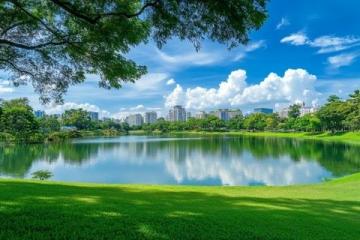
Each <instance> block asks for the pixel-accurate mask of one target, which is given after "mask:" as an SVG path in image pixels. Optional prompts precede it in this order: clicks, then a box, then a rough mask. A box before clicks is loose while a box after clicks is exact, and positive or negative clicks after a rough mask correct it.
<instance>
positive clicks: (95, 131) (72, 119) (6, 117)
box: [0, 98, 129, 142]
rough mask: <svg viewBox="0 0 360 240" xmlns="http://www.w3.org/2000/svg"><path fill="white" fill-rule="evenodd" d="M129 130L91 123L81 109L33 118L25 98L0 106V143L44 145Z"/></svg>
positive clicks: (109, 123)
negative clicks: (44, 142) (58, 114)
mask: <svg viewBox="0 0 360 240" xmlns="http://www.w3.org/2000/svg"><path fill="white" fill-rule="evenodd" d="M62 126H72V127H74V128H75V129H76V131H67V132H64V131H63V132H61V131H60V130H61V127H62ZM128 130H129V126H128V125H127V124H126V123H119V122H116V121H113V120H111V119H107V120H102V121H99V120H95V121H93V120H91V118H90V116H89V114H88V112H87V111H85V110H83V109H71V110H67V111H65V113H64V114H63V115H62V117H61V118H58V117H56V116H44V117H41V118H36V117H35V115H34V113H33V109H32V108H31V107H30V106H29V102H28V100H27V99H26V98H19V99H13V100H9V101H3V102H1V103H0V142H14V141H16V142H43V141H45V140H50V141H51V140H62V139H66V138H72V137H81V136H84V135H117V134H120V133H123V132H127V131H128Z"/></svg>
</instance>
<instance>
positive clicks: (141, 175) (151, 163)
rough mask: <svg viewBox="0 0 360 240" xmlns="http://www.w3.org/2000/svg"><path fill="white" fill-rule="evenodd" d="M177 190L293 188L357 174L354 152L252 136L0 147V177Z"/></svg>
mask: <svg viewBox="0 0 360 240" xmlns="http://www.w3.org/2000/svg"><path fill="white" fill-rule="evenodd" d="M40 169H47V170H50V171H51V172H52V173H53V174H54V177H53V178H52V179H53V180H61V181H79V182H99V183H140V184H182V185H188V184H191V185H231V186H236V185H293V184H307V183H317V182H321V181H324V180H326V179H330V178H335V177H340V176H344V175H348V174H352V173H355V172H359V171H360V147H359V146H354V145H347V144H340V143H329V142H321V141H304V140H296V139H281V138H259V137H237V136H236V137H230V136H219V137H186V136H183V137H159V136H122V137H115V138H87V139H77V140H74V141H72V142H70V143H63V144H48V145H45V144H44V145H16V146H0V177H16V178H30V177H31V173H32V172H34V171H36V170H40Z"/></svg>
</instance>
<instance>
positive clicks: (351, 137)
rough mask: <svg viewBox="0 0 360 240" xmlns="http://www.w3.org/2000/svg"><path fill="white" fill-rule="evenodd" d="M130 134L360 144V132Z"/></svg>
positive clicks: (135, 132) (135, 133) (185, 132)
mask: <svg viewBox="0 0 360 240" xmlns="http://www.w3.org/2000/svg"><path fill="white" fill-rule="evenodd" d="M129 135H165V136H166V135H197V136H249V137H269V138H293V139H303V140H317V141H326V142H340V143H347V144H359V145H360V132H344V133H334V134H332V133H329V132H321V133H309V132H270V131H264V132H248V131H228V132H206V131H173V132H165V133H161V132H150V133H148V132H146V131H143V130H137V131H130V132H129Z"/></svg>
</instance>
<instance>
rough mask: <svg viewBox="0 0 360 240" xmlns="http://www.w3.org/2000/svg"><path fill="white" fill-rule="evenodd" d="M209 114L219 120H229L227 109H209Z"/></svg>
mask: <svg viewBox="0 0 360 240" xmlns="http://www.w3.org/2000/svg"><path fill="white" fill-rule="evenodd" d="M210 115H213V116H215V117H217V118H219V119H220V120H224V121H227V120H229V119H230V118H229V109H218V110H215V111H211V112H210Z"/></svg>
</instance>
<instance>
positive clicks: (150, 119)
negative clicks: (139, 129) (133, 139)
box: [144, 112, 157, 124]
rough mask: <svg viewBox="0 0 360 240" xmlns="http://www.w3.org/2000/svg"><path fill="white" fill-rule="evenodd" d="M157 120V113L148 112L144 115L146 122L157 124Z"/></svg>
mask: <svg viewBox="0 0 360 240" xmlns="http://www.w3.org/2000/svg"><path fill="white" fill-rule="evenodd" d="M156 120H157V113H156V112H146V113H145V115H144V122H145V123H148V124H151V123H154V122H156Z"/></svg>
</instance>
